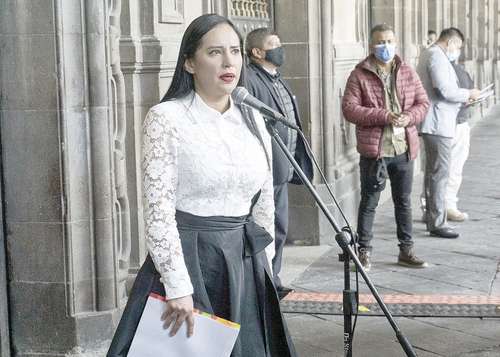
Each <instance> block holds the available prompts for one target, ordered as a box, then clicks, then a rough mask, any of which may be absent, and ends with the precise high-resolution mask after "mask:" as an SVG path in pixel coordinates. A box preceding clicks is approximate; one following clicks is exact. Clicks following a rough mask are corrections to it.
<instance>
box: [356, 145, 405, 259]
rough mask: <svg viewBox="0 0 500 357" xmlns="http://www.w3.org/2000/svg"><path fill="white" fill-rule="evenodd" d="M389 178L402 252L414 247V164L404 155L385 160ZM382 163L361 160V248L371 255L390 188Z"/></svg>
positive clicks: (359, 232)
mask: <svg viewBox="0 0 500 357" xmlns="http://www.w3.org/2000/svg"><path fill="white" fill-rule="evenodd" d="M383 160H384V162H385V165H386V167H387V170H386V173H387V174H386V176H388V178H389V180H390V181H391V193H392V201H393V203H394V215H395V217H396V226H397V237H398V240H399V247H400V248H410V247H412V246H413V240H412V213H411V190H412V184H413V161H412V160H408V154H407V153H404V154H401V155H398V156H395V157H385V158H384V159H383ZM380 163H381V162H380V161H378V162H377V160H376V159H370V158H365V157H361V158H360V160H359V169H360V180H361V202H360V203H359V210H358V235H359V246H360V248H365V249H367V250H369V251H371V249H372V246H371V240H372V239H373V221H374V219H375V211H376V208H377V206H378V202H379V199H380V193H381V192H382V191H383V190H384V188H385V185H386V178H385V177H384V175H381V174H380Z"/></svg>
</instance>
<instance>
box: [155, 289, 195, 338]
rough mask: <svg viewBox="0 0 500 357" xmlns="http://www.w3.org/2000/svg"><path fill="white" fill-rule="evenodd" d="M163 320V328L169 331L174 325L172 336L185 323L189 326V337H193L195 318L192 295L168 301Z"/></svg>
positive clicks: (171, 331)
mask: <svg viewBox="0 0 500 357" xmlns="http://www.w3.org/2000/svg"><path fill="white" fill-rule="evenodd" d="M161 319H162V320H163V321H165V323H164V324H163V327H164V328H165V329H168V328H169V327H170V325H172V324H173V325H172V329H171V330H170V336H174V335H175V334H176V333H177V331H179V328H180V327H181V325H182V323H183V322H186V324H187V336H188V337H191V336H193V332H194V317H193V297H192V296H191V295H188V296H184V297H180V298H177V299H171V300H168V301H167V309H166V310H165V312H164V313H163V315H162V316H161Z"/></svg>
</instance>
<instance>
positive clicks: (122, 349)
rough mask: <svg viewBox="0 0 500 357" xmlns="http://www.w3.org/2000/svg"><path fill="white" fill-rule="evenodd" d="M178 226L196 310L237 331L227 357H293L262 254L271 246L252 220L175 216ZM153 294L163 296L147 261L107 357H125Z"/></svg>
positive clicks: (246, 218) (178, 213) (268, 238)
mask: <svg viewBox="0 0 500 357" xmlns="http://www.w3.org/2000/svg"><path fill="white" fill-rule="evenodd" d="M176 221H177V228H178V230H179V235H180V239H181V243H182V249H183V253H184V260H185V262H186V266H187V269H188V272H189V276H190V278H191V282H192V284H193V287H194V293H193V301H194V307H195V308H196V309H199V310H201V311H205V312H208V313H210V314H214V315H217V316H220V317H222V318H224V319H227V320H230V321H234V322H237V323H239V324H240V325H241V328H240V333H239V335H238V339H237V340H236V344H235V346H234V348H233V352H232V353H231V357H288V356H290V357H295V356H296V352H295V349H294V347H293V343H292V341H291V338H290V336H289V333H288V330H287V328H286V325H285V321H284V319H283V315H282V313H281V310H280V306H279V300H278V296H277V293H276V289H275V288H274V285H273V282H272V278H271V274H270V271H269V265H268V262H267V258H266V254H265V251H264V248H265V247H266V246H267V245H268V244H270V243H271V242H272V238H271V237H270V236H269V234H268V233H267V232H266V231H265V230H264V229H263V228H262V227H260V226H258V225H257V224H256V223H255V222H254V221H253V218H252V217H251V216H243V217H219V216H214V217H199V216H194V215H191V214H189V213H186V212H180V211H177V213H176ZM151 292H154V293H157V294H159V295H162V296H165V290H164V288H163V284H162V283H161V282H160V275H159V273H158V272H157V271H156V269H155V266H154V264H153V262H152V260H151V258H150V257H149V256H148V257H147V258H146V261H145V262H144V264H143V265H142V267H141V269H140V270H139V273H138V274H137V277H136V280H135V282H134V286H133V287H132V290H131V292H130V296H129V299H128V302H127V305H126V307H125V310H124V312H123V315H122V318H121V320H120V323H119V325H118V327H117V330H116V332H115V335H114V337H113V341H112V343H111V347H110V349H109V351H108V354H107V356H109V357H116V356H126V355H127V353H128V350H129V348H130V344H131V343H132V339H133V337H134V334H135V330H136V329H137V325H138V323H139V320H140V318H141V315H142V311H143V310H144V306H145V304H146V301H147V299H148V296H149V294H150V293H151ZM195 333H196V326H195ZM165 356H168V352H167V351H166V352H165ZM158 357H161V356H158ZM189 357H196V356H189Z"/></svg>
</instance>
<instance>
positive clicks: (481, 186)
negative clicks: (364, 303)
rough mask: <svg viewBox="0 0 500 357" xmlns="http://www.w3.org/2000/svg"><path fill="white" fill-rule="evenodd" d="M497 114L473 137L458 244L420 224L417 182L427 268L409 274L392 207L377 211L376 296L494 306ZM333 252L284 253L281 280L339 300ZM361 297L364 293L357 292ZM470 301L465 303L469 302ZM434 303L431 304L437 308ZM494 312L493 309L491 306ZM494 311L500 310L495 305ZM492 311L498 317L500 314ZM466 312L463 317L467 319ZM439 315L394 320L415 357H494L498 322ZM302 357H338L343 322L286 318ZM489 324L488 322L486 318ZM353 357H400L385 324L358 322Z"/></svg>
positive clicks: (339, 275) (499, 281) (417, 228)
mask: <svg viewBox="0 0 500 357" xmlns="http://www.w3.org/2000/svg"><path fill="white" fill-rule="evenodd" d="M499 155H500V107H497V108H494V109H493V110H492V111H491V114H490V115H489V116H487V117H485V118H484V119H482V120H481V121H479V122H478V123H477V124H476V125H475V127H474V128H473V130H472V146H471V154H470V158H469V160H468V162H467V164H466V167H465V175H464V182H463V185H462V191H461V194H460V198H461V201H460V202H459V207H460V208H461V209H462V210H464V211H466V212H468V213H469V215H470V218H471V219H470V220H469V221H467V222H464V223H459V224H457V225H456V228H457V230H458V231H459V232H460V234H461V235H460V238H459V239H457V240H447V239H441V238H432V237H430V236H429V235H428V233H426V231H425V226H424V224H423V223H422V222H420V221H419V219H420V217H421V213H420V210H419V209H418V200H417V197H418V195H419V194H420V182H421V177H419V178H417V180H416V182H415V187H414V200H413V201H414V217H415V220H414V235H415V247H416V251H417V253H418V255H419V256H421V257H423V258H425V259H426V260H427V261H428V262H429V264H430V267H429V268H427V269H422V270H408V269H405V268H402V267H399V266H398V265H396V264H395V262H396V260H397V252H398V250H397V240H396V238H395V236H396V233H395V224H394V215H393V209H392V203H391V202H387V203H385V204H383V205H382V206H380V208H379V209H378V212H377V218H376V222H375V227H376V228H375V237H376V238H375V242H374V252H373V266H372V270H371V272H370V273H369V275H370V277H371V279H372V281H373V282H374V283H375V285H376V287H377V289H378V290H379V292H380V293H382V294H386V295H389V294H390V295H395V296H396V297H397V298H398V299H399V300H400V301H402V302H404V300H405V299H408V297H409V296H412V297H414V298H415V297H417V298H418V297H421V296H423V295H431V296H433V297H435V298H436V299H437V298H441V299H444V300H450V299H451V298H453V297H460V296H461V297H463V298H466V299H465V300H473V299H474V297H477V298H478V299H482V300H485V299H486V300H488V299H491V301H498V299H500V189H499V184H500V159H499ZM338 252H339V249H338V248H337V247H331V246H319V247H296V246H287V247H286V248H285V259H284V262H285V266H284V274H283V278H284V281H285V282H286V283H288V284H289V285H293V286H294V287H295V288H296V289H297V291H303V292H310V293H327V292H328V293H341V292H342V289H343V271H342V263H340V262H338V261H337V253H338ZM360 291H361V292H364V293H367V292H368V289H367V287H366V286H365V285H364V284H361V286H360ZM467 298H468V299H467ZM436 299H435V300H436ZM495 304H496V302H495ZM499 305H500V304H499ZM499 305H496V306H494V308H493V311H495V309H496V310H497V312H498V316H500V306H499ZM466 307H467V306H466V305H464V308H465V310H464V313H463V315H467V314H468V312H467V309H466ZM439 311H441V310H439V309H437V310H436V312H435V313H434V314H433V315H434V317H411V318H409V317H398V318H396V321H397V323H398V324H399V326H400V328H401V329H402V331H403V332H404V333H405V334H406V335H407V337H408V339H409V340H410V342H411V343H412V344H413V346H414V347H415V349H416V351H417V353H418V356H424V357H427V356H429V357H430V356H446V357H448V356H457V357H458V356H460V357H465V356H467V357H490V356H496V357H499V356H500V317H490V318H477V317H460V318H458V317H457V318H450V317H446V316H445V315H446V312H442V311H441V312H439ZM436 315H437V316H438V317H436ZM286 316H287V320H288V323H289V327H290V330H291V332H292V336H293V338H294V341H295V343H296V346H297V349H298V351H299V354H300V356H303V357H323V356H342V355H343V354H342V348H343V346H342V333H343V318H342V316H338V315H318V314H316V315H315V314H298V313H287V314H286ZM490 316H491V315H490ZM353 356H360V357H393V356H405V354H404V352H403V351H402V349H401V348H400V347H399V345H398V343H397V340H396V338H395V335H394V333H393V330H392V329H391V327H390V325H389V323H388V322H387V321H386V319H385V318H384V317H376V316H360V317H359V319H358V324H357V328H356V333H355V341H354V353H353Z"/></svg>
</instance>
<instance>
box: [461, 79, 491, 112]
mask: <svg viewBox="0 0 500 357" xmlns="http://www.w3.org/2000/svg"><path fill="white" fill-rule="evenodd" d="M494 85H495V84H494V83H491V84H489V85H487V86H486V87H484V88H483V89H481V92H480V94H479V97H477V99H475V100H473V101H472V102H469V103H467V106H469V105H474V104H477V103H481V102H482V101H484V100H486V99H488V98H489V97H491V96H492V95H493V94H495V90H494V89H493V86H494Z"/></svg>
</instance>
